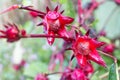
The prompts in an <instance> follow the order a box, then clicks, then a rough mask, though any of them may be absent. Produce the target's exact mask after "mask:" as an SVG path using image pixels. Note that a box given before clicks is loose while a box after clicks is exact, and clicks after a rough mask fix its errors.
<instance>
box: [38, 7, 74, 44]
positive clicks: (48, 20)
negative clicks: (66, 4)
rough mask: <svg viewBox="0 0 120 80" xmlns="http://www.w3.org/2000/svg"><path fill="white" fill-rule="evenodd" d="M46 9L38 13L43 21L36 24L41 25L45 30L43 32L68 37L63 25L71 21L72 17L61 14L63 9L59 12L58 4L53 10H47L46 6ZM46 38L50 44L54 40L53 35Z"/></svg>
mask: <svg viewBox="0 0 120 80" xmlns="http://www.w3.org/2000/svg"><path fill="white" fill-rule="evenodd" d="M46 10H47V12H46V13H44V14H41V15H40V14H39V15H38V16H39V17H41V18H42V19H43V21H42V22H41V23H40V24H38V25H43V26H44V30H45V31H44V32H45V33H46V34H48V35H50V36H55V35H59V36H63V37H69V36H68V34H67V32H66V29H65V25H67V24H70V23H72V22H73V20H74V19H73V18H71V17H67V16H63V15H62V13H63V11H62V12H60V13H59V12H58V6H57V7H56V8H55V9H54V10H53V11H51V10H49V8H48V7H47V8H46ZM47 40H48V43H49V44H50V45H52V44H53V42H54V38H53V37H49V38H47Z"/></svg>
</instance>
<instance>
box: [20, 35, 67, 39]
mask: <svg viewBox="0 0 120 80" xmlns="http://www.w3.org/2000/svg"><path fill="white" fill-rule="evenodd" d="M48 37H52V38H63V39H69V38H67V37H63V36H51V35H46V34H28V35H26V36H21V38H48Z"/></svg>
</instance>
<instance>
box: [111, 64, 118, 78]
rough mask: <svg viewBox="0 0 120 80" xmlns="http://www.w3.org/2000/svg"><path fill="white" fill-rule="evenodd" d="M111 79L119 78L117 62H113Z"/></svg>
mask: <svg viewBox="0 0 120 80" xmlns="http://www.w3.org/2000/svg"><path fill="white" fill-rule="evenodd" d="M109 80H119V78H118V71H117V64H112V65H111V67H110V71H109Z"/></svg>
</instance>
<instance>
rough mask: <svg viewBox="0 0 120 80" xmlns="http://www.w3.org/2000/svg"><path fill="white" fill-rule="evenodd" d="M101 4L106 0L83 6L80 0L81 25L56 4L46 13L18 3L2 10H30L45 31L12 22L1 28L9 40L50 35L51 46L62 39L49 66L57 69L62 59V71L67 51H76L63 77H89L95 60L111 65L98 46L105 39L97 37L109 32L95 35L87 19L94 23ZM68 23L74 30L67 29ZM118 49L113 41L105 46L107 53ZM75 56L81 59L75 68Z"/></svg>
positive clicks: (40, 76)
mask: <svg viewBox="0 0 120 80" xmlns="http://www.w3.org/2000/svg"><path fill="white" fill-rule="evenodd" d="M115 2H116V3H117V4H120V0H115ZM101 3H103V2H100V3H98V2H97V1H96V0H91V2H90V3H89V4H88V5H87V6H86V7H84V8H83V7H82V6H81V0H78V16H79V23H78V24H79V25H77V26H74V25H71V24H72V22H73V21H74V18H71V17H68V16H64V15H63V14H62V13H63V12H64V10H63V11H61V12H59V6H56V7H55V9H54V10H50V9H49V8H48V7H46V12H42V11H39V10H34V9H33V8H32V7H31V6H23V5H22V6H21V5H14V6H12V7H10V8H9V9H7V10H5V11H3V12H2V13H4V12H6V11H10V10H14V9H24V10H28V11H29V14H30V15H31V17H33V18H34V19H36V18H37V17H40V18H41V19H42V22H40V23H39V24H38V25H37V26H43V28H44V31H43V32H44V34H26V31H25V30H24V29H23V30H20V29H19V28H18V26H16V25H15V24H10V23H8V25H4V27H5V30H0V32H1V33H2V34H1V35H0V38H6V39H7V42H15V41H18V40H20V39H21V38H43V37H45V38H47V42H48V44H49V45H52V44H53V43H54V40H55V38H62V39H63V45H62V48H61V50H59V51H58V52H56V53H55V52H54V53H55V54H52V56H51V60H50V65H49V68H50V70H51V71H53V70H54V68H55V66H56V64H57V62H58V61H59V63H60V68H61V70H62V66H63V62H64V60H65V58H66V57H65V53H66V51H67V50H72V52H73V55H72V57H71V59H70V60H68V61H69V62H68V63H69V64H68V66H67V68H66V69H65V70H64V71H63V72H61V73H62V76H61V79H60V80H89V78H90V77H89V75H90V74H93V72H94V68H93V65H92V63H91V61H93V62H95V63H97V64H99V65H101V66H103V67H107V65H106V63H105V62H104V60H103V59H102V57H101V56H100V54H99V52H98V48H99V49H101V48H100V47H101V46H103V45H104V44H105V42H101V41H98V39H97V38H99V36H106V33H105V32H104V31H103V30H102V31H101V32H100V33H99V36H98V37H97V38H95V37H96V36H95V35H93V34H94V32H95V31H93V29H91V27H89V26H88V24H87V22H92V21H89V20H91V15H93V12H94V10H96V9H97V8H98V7H99V5H100V4H101ZM92 17H93V16H92ZM93 18H94V17H93ZM93 20H94V19H93ZM68 25H69V27H70V30H68V29H67V26H68ZM80 27H82V28H83V29H84V30H85V31H86V34H85V35H84V34H83V33H82V31H81V30H80ZM92 31H93V32H92ZM95 33H96V32H95ZM96 34H97V33H96ZM91 35H92V36H91ZM114 48H115V46H114V45H113V44H109V45H105V46H103V48H102V50H103V51H104V52H107V53H109V52H110V53H113V51H114ZM73 58H76V60H77V61H76V62H77V63H76V66H75V67H72V66H71V65H70V63H71V62H72V60H73ZM24 64H25V62H21V64H19V65H14V68H15V69H16V70H18V69H19V68H20V67H21V66H22V65H24ZM47 76H48V75H47V74H41V73H40V74H38V75H37V76H36V77H35V78H34V80H49V79H48V77H47Z"/></svg>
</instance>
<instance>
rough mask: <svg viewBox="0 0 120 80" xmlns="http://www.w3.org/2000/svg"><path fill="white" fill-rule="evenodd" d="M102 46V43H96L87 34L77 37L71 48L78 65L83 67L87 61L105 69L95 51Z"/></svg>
mask: <svg viewBox="0 0 120 80" xmlns="http://www.w3.org/2000/svg"><path fill="white" fill-rule="evenodd" d="M102 45H103V43H102V42H98V41H96V40H95V39H92V38H90V37H89V36H88V33H87V34H86V35H85V36H81V37H78V38H77V39H76V41H75V42H74V43H73V46H72V48H73V51H74V55H75V57H76V58H77V61H78V64H79V65H80V66H82V67H84V66H85V65H86V63H87V61H89V60H92V61H94V62H96V63H98V64H100V65H102V66H104V67H106V64H105V62H104V61H103V59H102V58H101V57H100V55H99V53H98V52H97V50H96V48H98V47H100V46H102Z"/></svg>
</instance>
